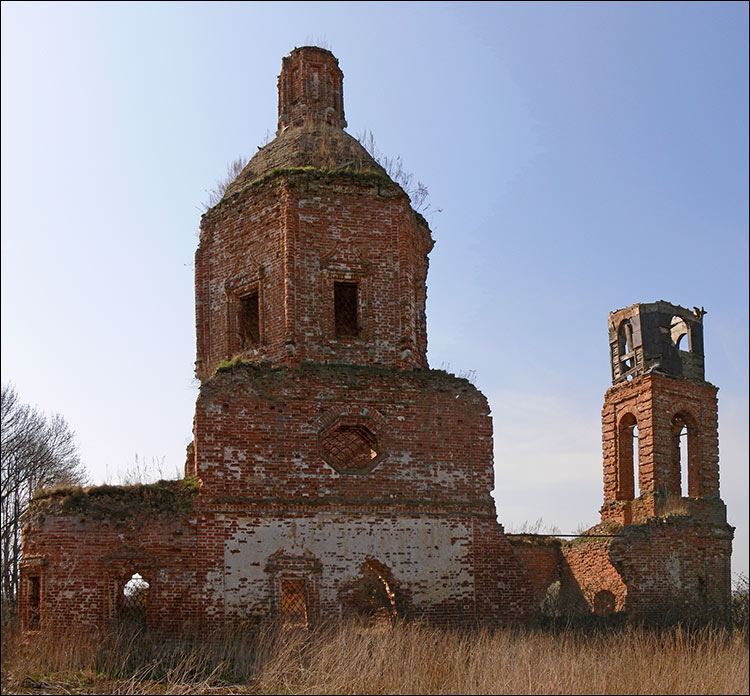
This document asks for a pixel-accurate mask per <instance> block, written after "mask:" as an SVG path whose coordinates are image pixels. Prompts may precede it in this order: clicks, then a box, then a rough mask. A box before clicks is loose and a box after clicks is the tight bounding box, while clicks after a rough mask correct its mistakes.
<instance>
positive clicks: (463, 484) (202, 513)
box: [20, 47, 732, 634]
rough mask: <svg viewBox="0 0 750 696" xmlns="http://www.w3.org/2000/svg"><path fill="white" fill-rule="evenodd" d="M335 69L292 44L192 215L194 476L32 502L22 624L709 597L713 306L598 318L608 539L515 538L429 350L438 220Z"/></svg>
mask: <svg viewBox="0 0 750 696" xmlns="http://www.w3.org/2000/svg"><path fill="white" fill-rule="evenodd" d="M342 80H343V75H342V74H341V71H340V69H339V67H338V61H337V60H336V59H335V58H334V56H333V55H332V54H331V53H330V52H329V51H326V50H324V49H318V48H314V47H305V48H302V49H295V51H293V52H292V53H291V54H290V55H289V56H287V57H286V58H285V59H284V61H283V66H282V74H281V75H280V77H279V132H278V134H277V138H276V139H275V140H274V141H273V142H271V143H269V144H268V145H266V146H265V147H263V148H262V149H260V150H259V152H258V153H257V154H256V156H255V157H254V158H253V159H252V160H251V161H250V162H249V163H248V165H247V166H246V167H245V169H244V170H243V171H242V173H241V174H240V175H239V176H238V177H237V179H236V180H235V181H234V182H233V183H232V184H231V185H230V186H229V187H228V189H227V191H226V193H225V195H224V197H223V199H222V200H221V201H220V202H219V203H218V204H217V205H216V206H215V207H214V208H213V209H211V210H209V211H208V212H207V213H206V214H205V215H204V216H203V219H202V223H201V233H200V243H199V246H198V250H197V252H196V264H195V294H196V347H197V355H196V358H197V359H196V374H197V376H198V377H199V379H200V380H201V388H200V394H199V396H198V400H197V403H196V411H195V419H194V426H193V427H194V442H193V445H192V447H191V449H190V450H189V451H190V453H191V454H190V458H189V459H188V461H187V462H186V467H185V474H186V477H185V479H184V481H181V482H171V483H166V482H163V483H160V484H155V485H152V486H137V487H131V488H127V487H108V486H104V487H99V488H94V489H90V490H87V491H82V490H72V491H68V492H67V493H66V492H65V491H57V492H53V493H48V494H43V495H41V496H39V497H38V498H37V499H36V500H34V501H33V502H32V505H31V508H30V513H29V515H28V517H27V520H26V526H25V528H24V540H23V544H24V560H23V564H22V569H21V572H22V582H21V591H20V607H21V614H22V617H23V622H24V627H25V628H26V630H29V631H40V630H41V631H47V630H49V631H62V630H65V629H66V628H67V627H69V626H71V625H79V626H88V627H91V628H92V630H93V629H103V628H107V627H109V626H112V625H117V624H119V623H122V622H139V623H141V624H144V625H147V626H149V627H151V628H152V629H154V630H158V631H160V632H163V633H165V634H168V633H177V632H182V631H189V630H205V629H211V628H219V627H222V626H227V625H237V626H241V625H243V624H245V623H247V622H256V621H259V620H264V619H267V618H269V617H275V618H277V619H279V620H282V621H284V622H287V623H290V624H295V625H303V626H310V625H315V624H317V623H319V622H320V621H324V620H329V619H336V618H341V617H346V616H349V615H351V614H355V615H360V616H364V617H366V618H368V619H369V620H372V621H380V620H390V619H393V618H395V617H397V616H402V617H422V618H426V619H429V620H431V621H434V622H437V623H446V624H475V623H490V624H496V623H507V622H511V621H516V620H522V619H529V618H532V617H533V616H534V615H535V614H536V613H538V611H539V607H540V605H541V604H542V602H544V601H545V598H546V597H547V594H548V591H549V590H550V588H551V587H552V586H555V587H557V588H558V589H559V594H560V598H561V600H564V601H565V602H567V604H568V606H570V607H573V608H574V609H575V611H583V612H590V611H593V612H596V613H598V614H609V613H612V612H615V611H622V610H626V611H628V612H630V613H631V614H633V615H634V616H644V615H647V614H648V613H649V612H653V611H654V610H655V608H657V607H658V606H660V605H661V606H663V605H664V604H665V603H666V602H671V603H672V604H674V605H675V606H678V607H681V608H683V609H684V608H685V607H698V608H700V609H701V610H703V609H705V610H706V611H714V612H718V611H722V607H724V606H725V605H726V600H727V598H728V592H729V565H728V564H729V557H730V553H731V538H732V529H731V527H729V526H728V525H727V524H726V512H725V509H724V505H723V503H722V502H721V500H720V498H719V497H718V494H719V488H718V486H719V478H718V435H717V422H716V388H715V387H713V386H711V385H710V384H707V383H706V382H704V381H703V354H702V317H703V313H702V310H695V311H694V312H693V313H691V312H689V311H688V310H685V309H683V308H680V307H676V306H673V305H669V304H668V303H665V302H659V303H654V304H652V305H634V306H633V307H631V308H627V309H626V310H620V311H619V312H616V313H613V314H612V315H610V343H611V357H612V361H613V384H614V386H613V387H612V388H611V389H610V390H609V391H608V392H607V395H606V397H605V404H604V410H603V414H602V417H603V453H604V505H603V507H602V524H601V525H599V526H598V527H596V528H594V530H591V532H592V534H593V533H597V534H599V535H600V536H597V537H593V536H590V537H587V538H584V539H579V540H576V541H573V542H562V541H561V540H558V539H549V538H546V539H544V540H534V539H533V538H531V537H529V538H524V539H514V540H513V543H511V542H509V540H508V538H507V537H506V535H505V532H504V530H503V527H502V526H501V525H500V524H499V523H498V522H497V519H496V510H495V505H494V502H493V500H492V498H491V496H490V493H491V491H492V489H493V487H494V478H493V462H492V421H491V418H490V413H489V406H488V404H487V400H486V399H485V397H484V396H483V395H482V394H481V393H480V392H479V391H478V390H477V389H476V388H475V387H473V386H472V385H471V384H470V383H469V382H467V381H466V380H464V379H459V378H457V377H454V376H453V375H449V374H447V373H445V372H443V371H440V370H430V369H428V365H427V359H426V351H427V329H426V320H425V302H426V278H427V268H428V253H429V252H430V250H431V248H432V245H433V241H432V237H431V233H430V230H429V227H428V225H427V223H426V221H425V220H424V219H423V218H422V217H421V216H420V215H419V214H418V213H416V212H415V211H414V210H413V209H412V208H411V205H410V201H409V198H408V196H407V195H406V193H405V192H404V191H403V190H402V189H401V188H400V186H398V185H397V184H396V183H394V182H393V181H392V180H391V179H390V178H389V177H388V176H387V174H386V172H385V171H384V170H383V168H382V167H381V166H380V165H378V164H377V163H376V162H375V161H374V160H373V159H372V157H370V155H369V154H367V152H366V151H365V150H364V148H362V146H361V145H360V144H359V143H357V142H356V141H355V140H354V139H353V138H351V136H349V135H347V134H346V133H345V132H344V131H343V130H342V128H343V126H344V125H346V121H345V119H344V107H343V82H342ZM636 428H637V431H636ZM636 432H637V433H638V440H637V444H636V446H635V447H634V446H633V437H634V433H636ZM680 437H683V440H684V441H685V442H686V443H687V450H688V455H687V458H688V467H687V469H688V482H687V491H688V494H687V495H683V492H682V488H681V481H680V459H681V449H680V448H681V447H682V448H683V449H682V451H684V447H685V445H681V444H680V442H681V440H680ZM686 602H687V604H686Z"/></svg>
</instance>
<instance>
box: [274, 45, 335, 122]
mask: <svg viewBox="0 0 750 696" xmlns="http://www.w3.org/2000/svg"><path fill="white" fill-rule="evenodd" d="M306 122H314V123H327V124H329V125H331V126H336V127H337V128H345V127H346V119H345V118H344V74H343V73H342V72H341V69H340V68H339V61H338V60H337V58H336V56H334V55H333V53H331V52H330V51H328V50H326V49H325V48H318V47H317V46H302V47H301V48H295V49H294V50H293V51H292V52H291V53H290V54H289V55H288V56H284V58H283V59H282V64H281V74H280V75H279V123H278V130H277V131H276V135H279V134H281V133H282V132H284V130H286V129H287V128H289V127H290V126H301V125H303V124H304V123H306Z"/></svg>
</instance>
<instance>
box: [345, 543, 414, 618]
mask: <svg viewBox="0 0 750 696" xmlns="http://www.w3.org/2000/svg"><path fill="white" fill-rule="evenodd" d="M339 601H340V603H341V607H342V610H343V612H344V614H349V615H352V616H357V617H359V618H361V619H364V620H366V621H374V622H376V623H383V622H390V621H395V620H396V619H397V618H399V617H403V616H404V615H406V614H407V613H408V597H407V593H406V591H405V589H404V588H403V587H402V585H401V583H400V582H399V581H398V580H397V579H396V578H395V577H394V576H393V572H392V571H391V569H390V568H389V567H388V566H387V565H385V563H382V562H381V561H379V560H378V559H376V558H373V557H369V556H368V557H367V558H366V559H365V561H364V562H363V563H361V564H360V566H359V573H358V575H357V576H356V577H354V578H352V579H351V580H349V581H348V582H346V583H344V585H342V587H341V589H340V590H339Z"/></svg>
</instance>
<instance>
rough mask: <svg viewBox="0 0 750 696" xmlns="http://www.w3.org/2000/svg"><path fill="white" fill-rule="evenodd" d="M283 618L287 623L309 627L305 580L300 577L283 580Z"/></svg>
mask: <svg viewBox="0 0 750 696" xmlns="http://www.w3.org/2000/svg"><path fill="white" fill-rule="evenodd" d="M281 618H282V620H283V621H284V623H286V624H291V625H293V626H302V627H305V628H306V627H307V599H306V598H305V581H304V579H299V578H282V580H281Z"/></svg>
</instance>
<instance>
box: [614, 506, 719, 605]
mask: <svg viewBox="0 0 750 696" xmlns="http://www.w3.org/2000/svg"><path fill="white" fill-rule="evenodd" d="M732 534H733V530H732V528H731V527H729V525H727V524H716V525H707V524H705V523H701V522H698V521H696V520H694V519H691V518H690V517H688V516H672V517H669V518H667V519H659V518H652V519H650V520H648V522H647V523H645V524H636V525H629V526H627V527H624V528H623V530H622V532H621V534H620V535H619V536H617V537H616V538H615V539H614V540H613V542H612V544H611V549H610V553H609V557H610V560H611V562H612V564H613V565H614V566H615V567H616V568H617V570H618V572H619V573H620V575H621V576H622V579H623V581H624V582H625V583H626V585H627V587H628V597H627V603H626V609H627V610H628V612H629V613H630V614H631V615H632V616H634V617H638V618H657V619H658V618H664V617H665V616H666V617H675V616H679V615H683V616H684V615H688V616H698V615H701V614H702V613H705V614H708V615H709V616H712V617H713V618H721V617H722V616H723V614H724V612H725V611H726V609H727V606H728V601H729V596H730V592H731V570H730V558H731V545H732Z"/></svg>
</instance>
